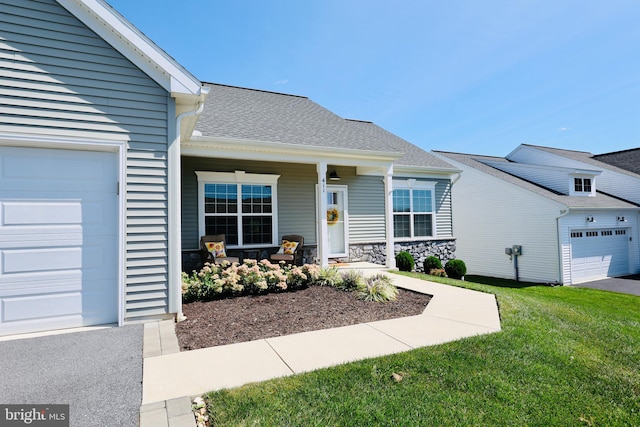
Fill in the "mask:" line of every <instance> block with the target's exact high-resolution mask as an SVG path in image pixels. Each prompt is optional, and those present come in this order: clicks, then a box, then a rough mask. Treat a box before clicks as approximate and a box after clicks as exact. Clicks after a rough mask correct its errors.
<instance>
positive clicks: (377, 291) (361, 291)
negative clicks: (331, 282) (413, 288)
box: [357, 274, 398, 302]
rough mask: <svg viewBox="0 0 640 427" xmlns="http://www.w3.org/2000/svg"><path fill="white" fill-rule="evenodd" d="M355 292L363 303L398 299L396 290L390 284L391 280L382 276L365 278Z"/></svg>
mask: <svg viewBox="0 0 640 427" xmlns="http://www.w3.org/2000/svg"><path fill="white" fill-rule="evenodd" d="M357 292H358V298H360V299H362V300H365V301H375V302H386V301H395V300H396V299H397V298H398V288H396V287H395V285H394V284H393V283H392V281H391V278H390V277H389V276H385V275H384V274H376V275H374V276H371V277H365V278H364V280H363V281H362V283H361V284H360V285H359V286H358V289H357Z"/></svg>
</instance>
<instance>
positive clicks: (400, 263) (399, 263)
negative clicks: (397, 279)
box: [396, 251, 415, 271]
mask: <svg viewBox="0 0 640 427" xmlns="http://www.w3.org/2000/svg"><path fill="white" fill-rule="evenodd" d="M414 265H415V261H414V260H413V255H411V254H410V253H409V252H407V251H402V252H398V254H396V267H398V270H400V271H413V266H414Z"/></svg>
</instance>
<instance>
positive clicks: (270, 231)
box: [196, 171, 280, 247]
mask: <svg viewBox="0 0 640 427" xmlns="http://www.w3.org/2000/svg"><path fill="white" fill-rule="evenodd" d="M196 175H197V176H198V202H199V203H198V205H199V229H200V235H208V234H224V235H225V239H226V242H227V245H228V246H231V247H234V246H236V247H243V246H273V245H275V244H276V242H275V240H276V238H277V235H278V233H277V219H278V217H277V182H278V178H279V177H280V176H279V175H265V174H249V173H245V172H242V171H236V172H235V173H233V172H232V173H227V172H196Z"/></svg>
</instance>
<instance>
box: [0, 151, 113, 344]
mask: <svg viewBox="0 0 640 427" xmlns="http://www.w3.org/2000/svg"><path fill="white" fill-rule="evenodd" d="M117 170H118V161H117V155H116V154H115V153H105V152H85V151H75V150H48V149H37V148H14V147H0V177H2V179H1V180H0V181H2V182H1V183H0V335H2V334H10V333H21V332H31V331H37V330H47V329H56V328H68V327H76V326H85V325H91V324H97V323H113V322H117V316H118V301H117V298H118V277H119V275H118V271H117V269H118V250H117V248H118V244H117V242H118V232H117V227H118V215H117V209H118V196H117V194H116V186H117Z"/></svg>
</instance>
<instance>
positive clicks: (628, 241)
mask: <svg viewBox="0 0 640 427" xmlns="http://www.w3.org/2000/svg"><path fill="white" fill-rule="evenodd" d="M435 154H436V155H438V156H440V157H441V158H442V159H445V160H446V161H448V162H450V163H452V164H453V165H454V166H456V167H458V168H460V169H462V170H463V173H462V178H461V179H460V180H459V181H457V182H456V184H455V185H454V187H453V189H452V197H453V207H454V211H453V212H454V214H453V218H454V224H455V229H454V232H455V235H456V236H457V238H458V240H457V252H456V255H457V257H458V258H460V259H463V260H464V261H465V262H466V264H467V268H468V274H479V275H486V276H493V277H505V278H514V277H515V275H516V271H517V274H518V277H519V279H520V280H523V281H531V282H557V283H563V284H566V285H569V284H577V283H581V282H586V281H591V280H597V279H602V278H605V277H611V276H623V275H627V274H632V273H637V272H639V271H640V244H639V242H640V235H639V232H638V219H639V218H638V217H639V213H640V208H639V207H638V206H639V205H640V175H636V174H634V173H631V172H628V171H624V170H622V169H619V168H616V167H614V166H611V165H608V164H606V163H603V162H601V161H598V160H596V159H595V156H593V155H592V154H590V153H586V152H578V151H571V150H559V149H554V148H548V147H538V146H532V145H526V144H523V145H520V146H519V147H518V148H516V149H515V150H514V151H513V152H512V153H510V154H509V155H508V156H507V157H506V158H501V157H490V156H482V155H472V154H459V153H449V152H442V151H438V152H435ZM514 246H521V255H520V256H517V259H516V258H515V257H514V256H513V255H508V254H506V252H508V251H509V250H510V251H512V252H513V250H514ZM507 248H509V249H507ZM516 266H517V269H516Z"/></svg>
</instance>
